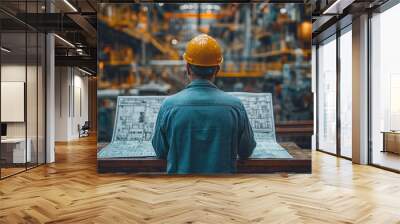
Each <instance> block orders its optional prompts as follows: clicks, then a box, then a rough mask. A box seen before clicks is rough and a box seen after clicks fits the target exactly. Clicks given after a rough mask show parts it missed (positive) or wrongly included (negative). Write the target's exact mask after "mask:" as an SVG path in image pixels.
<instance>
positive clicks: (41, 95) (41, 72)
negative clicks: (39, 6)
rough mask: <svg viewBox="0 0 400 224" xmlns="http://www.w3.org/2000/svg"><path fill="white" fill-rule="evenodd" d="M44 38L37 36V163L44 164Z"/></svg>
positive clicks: (41, 35) (40, 35) (43, 36)
mask: <svg viewBox="0 0 400 224" xmlns="http://www.w3.org/2000/svg"><path fill="white" fill-rule="evenodd" d="M45 44H46V37H45V35H44V34H39V45H38V52H39V53H38V58H39V63H38V79H37V80H38V143H37V145H38V163H39V164H43V163H45V156H46V155H45V154H46V151H45V140H46V139H45V120H46V119H45V111H46V108H45V99H46V98H45V97H46V96H45V93H46V91H45V87H46V84H45V81H46V79H45V70H44V67H45V60H46V52H45Z"/></svg>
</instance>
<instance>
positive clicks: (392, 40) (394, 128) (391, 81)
mask: <svg viewBox="0 0 400 224" xmlns="http://www.w3.org/2000/svg"><path fill="white" fill-rule="evenodd" d="M398 21H400V5H396V6H394V7H393V8H391V9H389V10H387V11H385V12H383V13H381V14H377V15H374V16H373V18H372V19H371V22H372V24H371V25H372V32H371V33H372V38H371V40H372V49H371V50H372V55H371V58H372V63H371V64H372V77H371V87H372V93H371V104H372V105H371V110H372V111H371V121H372V125H371V135H372V136H371V137H372V163H374V164H377V165H381V166H385V167H388V168H392V169H396V170H400V111H399V99H398V96H399V95H400V63H399V60H398V52H399V51H400V45H399V44H398V40H399V38H400V32H398V30H397V29H393V27H397V26H398V24H397V23H398Z"/></svg>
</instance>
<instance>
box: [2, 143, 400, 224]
mask: <svg viewBox="0 0 400 224" xmlns="http://www.w3.org/2000/svg"><path fill="white" fill-rule="evenodd" d="M312 156H313V174H293V175H292V174H290V175H287V174H269V175H226V176H220V177H215V176H201V177H199V176H197V177H196V176H190V177H176V176H171V177H170V176H151V175H132V174H130V175H126V174H98V173H97V172H96V139H95V137H89V138H84V139H82V140H80V141H75V142H70V143H68V144H65V143H58V144H57V146H56V163H54V164H50V165H46V166H41V167H39V168H36V169H33V170H29V171H27V172H25V173H22V174H19V175H16V176H13V177H10V178H7V179H5V180H2V181H0V202H1V203H0V223H400V212H399V211H400V200H398V199H399V198H400V175H399V174H396V173H392V172H388V171H384V170H381V169H377V168H374V167H370V166H360V165H353V164H351V162H350V161H348V160H344V159H338V158H336V157H333V156H330V155H327V154H324V153H320V152H313V153H312Z"/></svg>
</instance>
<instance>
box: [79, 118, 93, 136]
mask: <svg viewBox="0 0 400 224" xmlns="http://www.w3.org/2000/svg"><path fill="white" fill-rule="evenodd" d="M89 130H90V123H89V121H85V123H84V124H83V125H82V127H81V126H80V125H79V124H78V132H79V138H81V137H87V136H89Z"/></svg>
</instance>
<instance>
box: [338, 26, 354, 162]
mask: <svg viewBox="0 0 400 224" xmlns="http://www.w3.org/2000/svg"><path fill="white" fill-rule="evenodd" d="M343 32H344V33H343V34H342V35H341V36H340V154H341V156H344V157H348V158H351V156H352V155H351V154H352V148H351V141H352V138H351V137H352V125H351V124H352V97H353V95H352V49H351V48H352V33H351V26H350V27H349V28H348V29H347V30H344V31H343Z"/></svg>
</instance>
